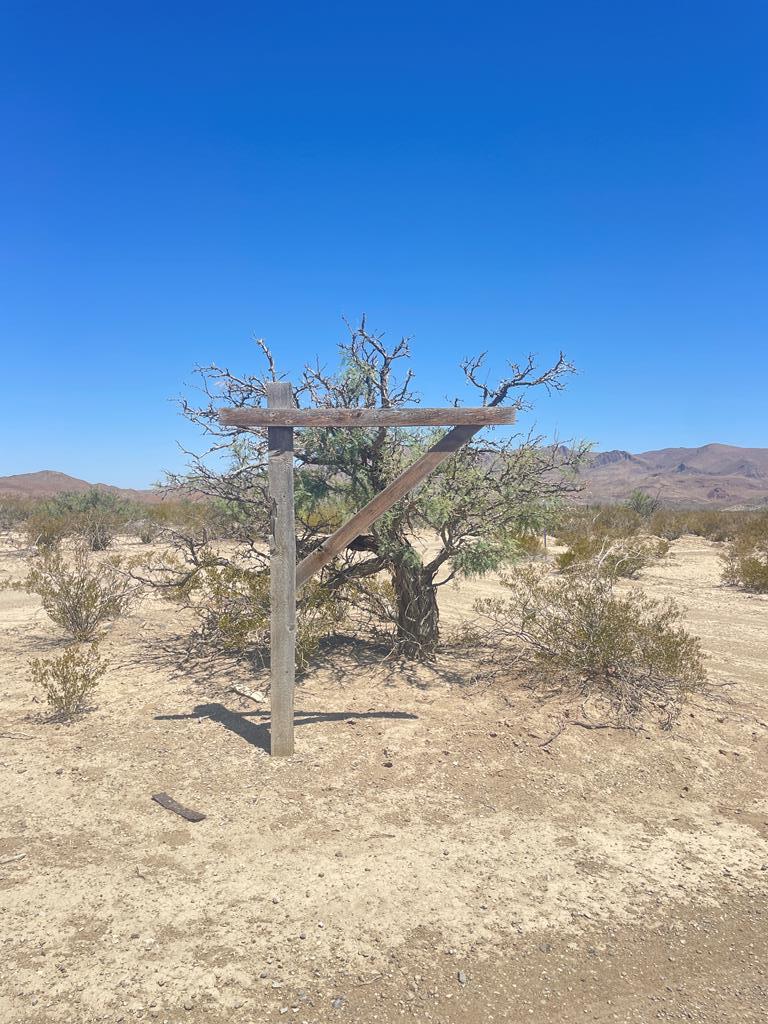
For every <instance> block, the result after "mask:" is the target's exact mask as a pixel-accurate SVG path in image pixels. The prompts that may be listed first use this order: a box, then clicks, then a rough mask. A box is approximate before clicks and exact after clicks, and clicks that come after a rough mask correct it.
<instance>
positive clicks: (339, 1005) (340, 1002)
mask: <svg viewBox="0 0 768 1024" xmlns="http://www.w3.org/2000/svg"><path fill="white" fill-rule="evenodd" d="M346 1001H347V1000H346V998H345V997H344V996H334V997H333V999H332V1000H331V1006H332V1007H333V1009H334V1010H343V1009H344V1004H345V1003H346Z"/></svg>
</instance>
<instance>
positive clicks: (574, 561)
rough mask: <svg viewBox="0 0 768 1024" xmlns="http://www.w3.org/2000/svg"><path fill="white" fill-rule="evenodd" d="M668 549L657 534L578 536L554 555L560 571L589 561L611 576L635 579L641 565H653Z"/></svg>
mask: <svg viewBox="0 0 768 1024" xmlns="http://www.w3.org/2000/svg"><path fill="white" fill-rule="evenodd" d="M668 552H669V541H666V540H663V539H659V538H657V537H640V536H635V537H620V538H618V539H616V540H608V539H606V538H603V537H600V536H599V535H598V536H585V537H578V538H576V539H574V540H573V541H571V546H570V547H569V548H568V550H567V551H563V552H562V553H561V554H559V555H558V556H557V558H556V562H557V566H558V568H559V569H561V570H562V571H563V572H567V571H570V570H572V569H579V568H581V567H583V566H585V565H588V564H590V563H592V564H593V565H598V566H600V567H601V568H602V569H603V571H605V572H607V573H609V574H610V575H612V576H623V577H625V578H627V579H636V578H637V576H638V574H639V573H640V570H641V569H645V568H647V567H648V566H649V565H653V563H654V562H658V561H659V560H660V559H662V558H664V557H665V555H666V554H667V553H668Z"/></svg>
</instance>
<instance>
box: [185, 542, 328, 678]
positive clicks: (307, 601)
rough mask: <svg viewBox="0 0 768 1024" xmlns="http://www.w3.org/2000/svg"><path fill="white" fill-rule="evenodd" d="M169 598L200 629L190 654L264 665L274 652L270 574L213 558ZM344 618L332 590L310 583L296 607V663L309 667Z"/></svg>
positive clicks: (191, 575) (192, 642)
mask: <svg viewBox="0 0 768 1024" xmlns="http://www.w3.org/2000/svg"><path fill="white" fill-rule="evenodd" d="M166 596H167V597H168V598H169V599H171V600H175V601H179V602H181V603H183V604H184V605H186V606H187V607H189V608H190V609H191V610H192V611H193V613H194V615H195V617H196V619H197V628H196V629H195V632H194V634H193V636H192V638H191V645H190V647H191V651H192V652H196V651H198V650H201V649H204V650H206V651H207V652H209V653H210V652H211V651H222V652H224V653H229V654H234V655H246V656H248V657H250V658H251V659H253V660H261V661H265V660H266V658H267V655H268V651H269V624H270V597H269V573H268V572H266V571H264V570H263V569H261V568H258V569H251V568H245V567H242V566H236V565H233V564H220V563H219V562H218V561H217V560H216V558H215V557H214V556H210V557H209V558H208V559H207V560H204V561H203V563H202V564H201V565H200V566H199V567H198V569H197V571H196V572H194V573H190V574H188V575H187V579H186V580H185V581H184V582H183V583H182V584H181V585H180V586H175V587H172V588H169V589H167V590H166ZM344 617H345V611H344V604H343V602H342V601H340V600H339V599H338V598H337V597H336V596H335V595H334V594H333V593H332V592H331V591H330V590H328V588H326V587H324V586H322V585H321V584H319V583H317V582H315V581H310V582H309V583H308V584H306V586H304V587H303V588H302V591H301V593H300V595H299V601H298V605H297V629H296V664H297V666H298V667H299V668H305V667H306V665H307V664H308V662H309V659H310V658H311V657H312V656H313V654H315V652H316V651H317V648H318V646H319V644H320V642H321V640H322V639H323V638H324V637H326V636H329V635H330V634H331V633H333V632H335V631H336V630H337V629H338V627H339V626H340V624H341V622H342V620H343V619H344Z"/></svg>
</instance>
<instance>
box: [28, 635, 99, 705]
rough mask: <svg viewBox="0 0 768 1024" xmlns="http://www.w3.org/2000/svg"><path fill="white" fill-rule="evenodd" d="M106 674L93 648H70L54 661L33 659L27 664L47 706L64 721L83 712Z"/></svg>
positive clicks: (54, 658) (50, 659) (74, 646)
mask: <svg viewBox="0 0 768 1024" xmlns="http://www.w3.org/2000/svg"><path fill="white" fill-rule="evenodd" d="M106 671H107V664H106V662H105V661H103V660H102V658H101V657H100V656H99V653H98V650H97V648H96V645H95V644H92V645H91V646H88V647H80V646H78V645H75V644H73V645H72V646H71V647H68V648H67V649H66V650H65V651H64V652H63V653H62V654H60V655H58V656H57V657H53V658H34V659H33V660H32V662H31V664H30V674H31V677H32V682H33V684H34V685H35V686H38V687H41V688H42V690H43V692H44V693H45V697H46V700H47V701H48V703H49V704H50V706H51V707H52V708H53V709H54V711H56V712H57V713H58V714H59V715H61V716H62V717H63V718H73V717H74V716H75V715H76V714H78V712H81V711H83V710H85V706H86V702H87V699H88V697H89V696H90V695H91V694H92V693H93V691H94V690H95V689H96V687H97V686H98V682H99V679H101V677H102V676H103V675H104V674H105V672H106Z"/></svg>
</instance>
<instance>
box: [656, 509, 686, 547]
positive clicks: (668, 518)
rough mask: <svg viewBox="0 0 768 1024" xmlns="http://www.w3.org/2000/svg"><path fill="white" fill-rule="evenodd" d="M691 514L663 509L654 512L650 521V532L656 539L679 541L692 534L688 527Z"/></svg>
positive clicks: (678, 510) (679, 510)
mask: <svg viewBox="0 0 768 1024" xmlns="http://www.w3.org/2000/svg"><path fill="white" fill-rule="evenodd" d="M688 518H689V513H688V512H687V511H685V510H681V509H670V508H662V509H659V510H658V511H656V512H654V513H653V515H652V516H651V517H650V519H649V520H648V532H649V533H650V534H652V535H653V536H654V537H663V538H664V539H665V540H677V539H678V538H679V537H683V536H685V534H686V533H690V532H691V531H690V527H689V525H688Z"/></svg>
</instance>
